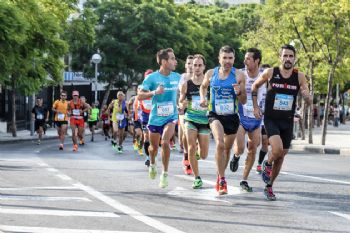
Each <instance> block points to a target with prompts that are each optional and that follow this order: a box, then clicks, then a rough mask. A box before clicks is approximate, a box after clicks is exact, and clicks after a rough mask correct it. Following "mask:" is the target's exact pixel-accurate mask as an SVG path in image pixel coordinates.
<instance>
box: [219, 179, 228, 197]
mask: <svg viewBox="0 0 350 233" xmlns="http://www.w3.org/2000/svg"><path fill="white" fill-rule="evenodd" d="M224 194H227V183H226V181H225V180H221V181H220V183H219V195H224Z"/></svg>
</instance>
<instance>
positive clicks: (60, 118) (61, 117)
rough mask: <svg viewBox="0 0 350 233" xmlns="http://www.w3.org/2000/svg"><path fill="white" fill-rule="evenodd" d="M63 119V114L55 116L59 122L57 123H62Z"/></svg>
mask: <svg viewBox="0 0 350 233" xmlns="http://www.w3.org/2000/svg"><path fill="white" fill-rule="evenodd" d="M64 117H65V114H63V113H58V114H57V120H59V121H63V120H64Z"/></svg>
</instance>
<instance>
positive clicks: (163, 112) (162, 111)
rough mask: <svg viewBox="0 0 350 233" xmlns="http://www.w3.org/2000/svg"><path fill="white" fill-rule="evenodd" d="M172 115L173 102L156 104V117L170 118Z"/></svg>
mask: <svg viewBox="0 0 350 233" xmlns="http://www.w3.org/2000/svg"><path fill="white" fill-rule="evenodd" d="M173 114H174V105H173V102H165V103H158V104H157V116H170V115H173Z"/></svg>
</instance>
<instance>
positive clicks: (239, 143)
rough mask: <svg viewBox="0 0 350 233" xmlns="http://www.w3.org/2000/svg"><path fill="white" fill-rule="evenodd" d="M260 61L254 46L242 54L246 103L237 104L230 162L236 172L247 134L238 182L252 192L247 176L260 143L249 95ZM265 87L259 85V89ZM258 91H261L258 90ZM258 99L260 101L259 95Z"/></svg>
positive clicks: (259, 54) (259, 55) (257, 74)
mask: <svg viewBox="0 0 350 233" xmlns="http://www.w3.org/2000/svg"><path fill="white" fill-rule="evenodd" d="M260 62H261V51H260V50H258V49H256V48H249V49H248V50H247V52H246V54H245V56H244V64H245V69H243V70H242V71H243V72H244V75H245V84H246V85H245V88H246V89H245V90H246V93H247V102H246V104H239V105H238V112H239V119H240V126H239V128H238V132H237V137H236V140H235V143H234V155H233V158H232V160H231V162H230V169H231V171H232V172H236V171H237V169H238V164H239V158H240V155H242V154H243V152H244V148H245V135H246V133H247V134H248V152H247V158H246V161H245V167H244V171H243V179H242V180H241V182H240V186H241V189H242V190H243V191H246V192H252V191H253V189H252V187H250V186H249V185H248V181H247V180H248V176H249V173H250V170H251V169H252V167H253V165H254V161H255V154H256V150H257V147H258V146H259V143H260V134H261V119H255V117H254V108H253V101H252V97H251V87H252V84H253V83H254V81H255V80H256V79H257V78H258V77H259V75H261V73H262V70H261V69H259V65H260ZM262 88H265V86H261V87H260V89H262ZM259 93H261V94H262V93H263V91H262V90H259ZM259 97H260V98H258V101H259V102H260V101H261V96H259Z"/></svg>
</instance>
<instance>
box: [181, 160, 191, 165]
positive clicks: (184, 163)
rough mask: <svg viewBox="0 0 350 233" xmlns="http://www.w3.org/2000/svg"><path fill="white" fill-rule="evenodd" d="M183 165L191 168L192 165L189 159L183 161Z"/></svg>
mask: <svg viewBox="0 0 350 233" xmlns="http://www.w3.org/2000/svg"><path fill="white" fill-rule="evenodd" d="M182 165H183V166H189V165H190V161H188V159H182Z"/></svg>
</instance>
